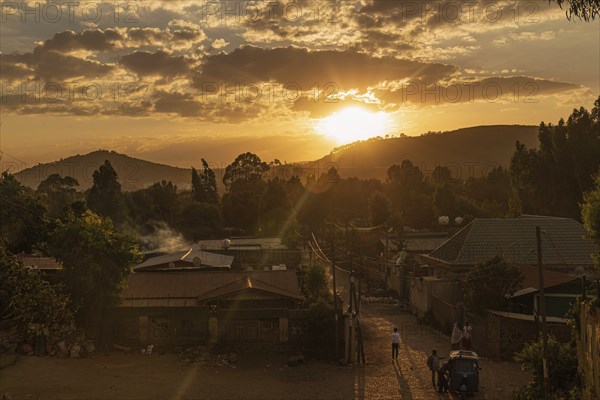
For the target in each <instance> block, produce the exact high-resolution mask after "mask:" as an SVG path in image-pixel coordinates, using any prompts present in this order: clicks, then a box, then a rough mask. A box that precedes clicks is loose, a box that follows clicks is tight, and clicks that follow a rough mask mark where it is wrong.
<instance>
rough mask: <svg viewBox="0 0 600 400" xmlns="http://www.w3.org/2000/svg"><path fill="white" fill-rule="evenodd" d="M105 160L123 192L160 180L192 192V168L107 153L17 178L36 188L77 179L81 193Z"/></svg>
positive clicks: (49, 165) (27, 172) (45, 166)
mask: <svg viewBox="0 0 600 400" xmlns="http://www.w3.org/2000/svg"><path fill="white" fill-rule="evenodd" d="M105 160H109V161H110V163H111V164H112V166H113V167H114V168H115V170H116V171H117V173H118V174H119V181H120V183H121V185H122V187H123V190H127V191H131V190H137V189H142V188H144V187H147V186H149V185H151V184H153V183H154V182H158V181H161V180H167V181H172V182H173V183H175V184H176V185H177V187H178V188H180V189H189V187H190V184H191V180H192V175H191V174H192V172H191V169H186V168H177V167H171V166H169V165H164V164H157V163H153V162H150V161H145V160H140V159H137V158H132V157H129V156H126V155H124V154H119V153H116V152H114V151H108V150H98V151H94V152H92V153H89V154H85V155H79V154H78V155H76V156H72V157H68V158H65V159H61V160H60V161H55V162H52V163H47V164H38V165H36V166H34V167H31V168H27V169H24V170H22V171H20V172H19V173H17V174H16V175H15V176H16V177H17V179H19V180H20V181H21V182H22V183H23V184H25V185H27V186H29V187H31V188H34V189H36V188H37V187H38V185H39V184H40V182H41V181H43V180H44V179H46V178H47V177H48V175H51V174H54V173H59V174H61V175H63V176H66V175H68V176H72V177H74V178H75V179H77V180H78V181H79V185H80V190H86V189H88V188H90V187H91V186H92V183H93V180H92V174H93V173H94V171H95V170H97V169H98V167H99V166H100V165H102V164H103V163H104V161H105Z"/></svg>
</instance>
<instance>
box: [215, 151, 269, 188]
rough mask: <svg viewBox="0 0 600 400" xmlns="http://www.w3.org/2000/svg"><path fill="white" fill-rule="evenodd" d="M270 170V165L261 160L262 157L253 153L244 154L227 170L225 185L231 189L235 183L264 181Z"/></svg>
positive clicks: (224, 178) (224, 176)
mask: <svg viewBox="0 0 600 400" xmlns="http://www.w3.org/2000/svg"><path fill="white" fill-rule="evenodd" d="M268 170H269V165H268V164H267V163H266V162H263V161H261V160H260V157H259V156H257V155H256V154H253V153H242V154H240V155H238V156H237V157H236V158H235V160H234V161H233V162H232V163H231V164H229V165H228V166H227V167H226V168H225V175H223V183H224V184H225V186H226V187H228V188H229V187H230V186H231V184H232V183H233V182H236V181H239V180H241V181H245V182H254V181H258V180H261V179H262V176H263V174H264V173H265V172H267V171H268Z"/></svg>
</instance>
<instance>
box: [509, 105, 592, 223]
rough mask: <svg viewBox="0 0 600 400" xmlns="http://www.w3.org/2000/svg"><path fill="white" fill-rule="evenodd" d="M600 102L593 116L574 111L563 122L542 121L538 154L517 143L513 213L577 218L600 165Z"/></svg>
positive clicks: (512, 167)
mask: <svg viewBox="0 0 600 400" xmlns="http://www.w3.org/2000/svg"><path fill="white" fill-rule="evenodd" d="M599 107H600V98H599V100H597V101H596V102H595V104H594V108H593V109H592V112H591V113H590V112H588V111H587V110H586V109H585V108H583V107H582V108H580V109H579V110H573V113H572V114H571V116H570V117H569V119H568V120H567V122H565V121H564V120H562V119H561V120H560V121H559V122H558V124H557V125H552V124H549V125H546V124H544V123H542V124H541V125H540V129H539V136H538V137H539V142H540V146H539V150H534V149H527V148H526V147H525V146H524V145H523V144H521V143H519V142H517V145H516V150H515V153H514V154H513V156H512V159H511V165H510V180H511V188H512V196H513V197H512V198H511V214H513V215H515V214H520V213H526V214H543V215H555V216H563V217H570V218H575V219H579V218H580V217H581V213H580V208H579V205H580V204H581V202H582V200H583V193H585V192H587V191H589V190H590V189H591V188H592V185H593V179H592V177H593V175H594V173H596V171H598V168H599V167H600V121H599V117H598V114H599V110H598V109H599Z"/></svg>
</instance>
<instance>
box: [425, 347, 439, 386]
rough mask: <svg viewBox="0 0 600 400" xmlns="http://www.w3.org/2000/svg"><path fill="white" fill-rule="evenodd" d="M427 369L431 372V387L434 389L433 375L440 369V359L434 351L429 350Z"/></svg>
mask: <svg viewBox="0 0 600 400" xmlns="http://www.w3.org/2000/svg"><path fill="white" fill-rule="evenodd" d="M427 367H428V368H429V370H430V371H431V384H432V385H433V387H436V385H435V373H436V372H437V370H438V369H440V358H439V357H438V355H437V350H436V349H433V350H431V354H430V355H429V357H427Z"/></svg>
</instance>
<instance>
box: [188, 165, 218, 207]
mask: <svg viewBox="0 0 600 400" xmlns="http://www.w3.org/2000/svg"><path fill="white" fill-rule="evenodd" d="M202 168H203V171H202V174H199V173H198V171H196V169H195V168H194V167H192V199H194V200H195V201H199V202H201V203H209V204H218V203H219V194H218V192H217V179H216V177H215V173H214V172H213V170H212V169H211V168H210V167H209V166H208V163H207V162H206V160H205V159H204V158H203V159H202Z"/></svg>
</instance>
